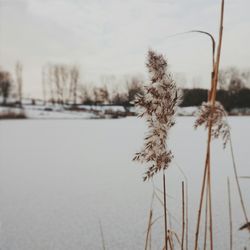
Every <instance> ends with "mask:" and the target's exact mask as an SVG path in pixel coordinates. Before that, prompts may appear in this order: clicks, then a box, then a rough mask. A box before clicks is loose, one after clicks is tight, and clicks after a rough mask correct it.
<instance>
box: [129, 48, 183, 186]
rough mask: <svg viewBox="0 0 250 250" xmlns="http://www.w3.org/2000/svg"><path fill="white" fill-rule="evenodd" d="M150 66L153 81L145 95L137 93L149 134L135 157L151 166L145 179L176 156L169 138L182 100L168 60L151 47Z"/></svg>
mask: <svg viewBox="0 0 250 250" xmlns="http://www.w3.org/2000/svg"><path fill="white" fill-rule="evenodd" d="M146 65H147V68H148V71H149V74H150V79H151V82H150V84H149V86H146V87H144V94H142V95H139V96H137V98H136V99H135V102H134V103H135V105H136V106H137V107H138V108H139V110H140V114H139V117H142V118H145V119H146V122H147V125H148V133H147V135H146V137H145V138H144V147H143V149H142V150H141V151H140V152H138V153H136V154H135V157H134V159H133V160H134V161H139V162H141V163H148V164H149V165H150V166H149V167H148V170H147V171H146V173H145V176H144V178H143V180H144V181H145V180H148V179H150V178H152V177H153V176H154V174H156V173H158V172H159V171H160V170H164V169H166V168H167V167H168V166H169V163H170V162H171V160H172V158H173V154H172V152H171V151H170V150H169V149H168V148H167V145H166V140H167V136H168V132H169V129H170V128H171V127H172V126H173V125H174V124H175V121H174V115H175V113H176V107H177V105H178V103H179V93H178V91H177V88H176V84H175V81H174V80H173V78H172V75H171V74H170V73H168V71H167V67H168V63H167V61H166V59H165V58H164V57H163V56H162V55H161V54H157V53H156V52H154V51H152V50H150V51H149V52H148V60H147V64H146Z"/></svg>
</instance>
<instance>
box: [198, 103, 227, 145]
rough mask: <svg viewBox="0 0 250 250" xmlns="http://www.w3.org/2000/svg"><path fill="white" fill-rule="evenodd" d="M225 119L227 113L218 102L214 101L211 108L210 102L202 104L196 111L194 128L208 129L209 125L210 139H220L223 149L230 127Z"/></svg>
mask: <svg viewBox="0 0 250 250" xmlns="http://www.w3.org/2000/svg"><path fill="white" fill-rule="evenodd" d="M226 117H227V113H226V111H225V109H224V107H223V106H222V105H221V103H220V102H218V101H216V102H215V105H214V107H213V108H212V104H211V102H203V103H202V105H201V106H200V108H199V110H198V111H197V119H196V121H195V124H194V127H195V128H197V127H199V126H202V125H204V126H205V128H206V129H208V127H209V124H210V123H211V125H212V128H211V137H212V138H218V137H221V138H222V140H223V146H224V148H225V147H226V144H227V142H228V141H229V138H230V127H229V125H228V123H227V120H226Z"/></svg>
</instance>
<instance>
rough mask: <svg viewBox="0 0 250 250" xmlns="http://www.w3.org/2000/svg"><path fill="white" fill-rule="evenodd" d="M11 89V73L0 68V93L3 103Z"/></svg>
mask: <svg viewBox="0 0 250 250" xmlns="http://www.w3.org/2000/svg"><path fill="white" fill-rule="evenodd" d="M10 90H11V75H10V73H9V72H7V71H2V70H0V95H2V96H3V102H2V104H3V105H6V103H7V98H8V97H9V95H10Z"/></svg>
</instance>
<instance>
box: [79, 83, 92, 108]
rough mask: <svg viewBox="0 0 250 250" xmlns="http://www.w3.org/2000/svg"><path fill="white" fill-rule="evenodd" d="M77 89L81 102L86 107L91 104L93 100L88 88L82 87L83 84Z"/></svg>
mask: <svg viewBox="0 0 250 250" xmlns="http://www.w3.org/2000/svg"><path fill="white" fill-rule="evenodd" d="M78 89H79V96H80V99H81V102H82V103H83V104H87V105H88V104H92V103H93V98H92V96H91V89H90V88H89V87H88V86H86V85H83V84H81V85H79V86H78Z"/></svg>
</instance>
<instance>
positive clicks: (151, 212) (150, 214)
mask: <svg viewBox="0 0 250 250" xmlns="http://www.w3.org/2000/svg"><path fill="white" fill-rule="evenodd" d="M152 218H153V210H152V208H150V212H149V219H148V228H147V235H146V243H145V250H147V249H148V244H150V241H149V238H150V233H151V225H152Z"/></svg>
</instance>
